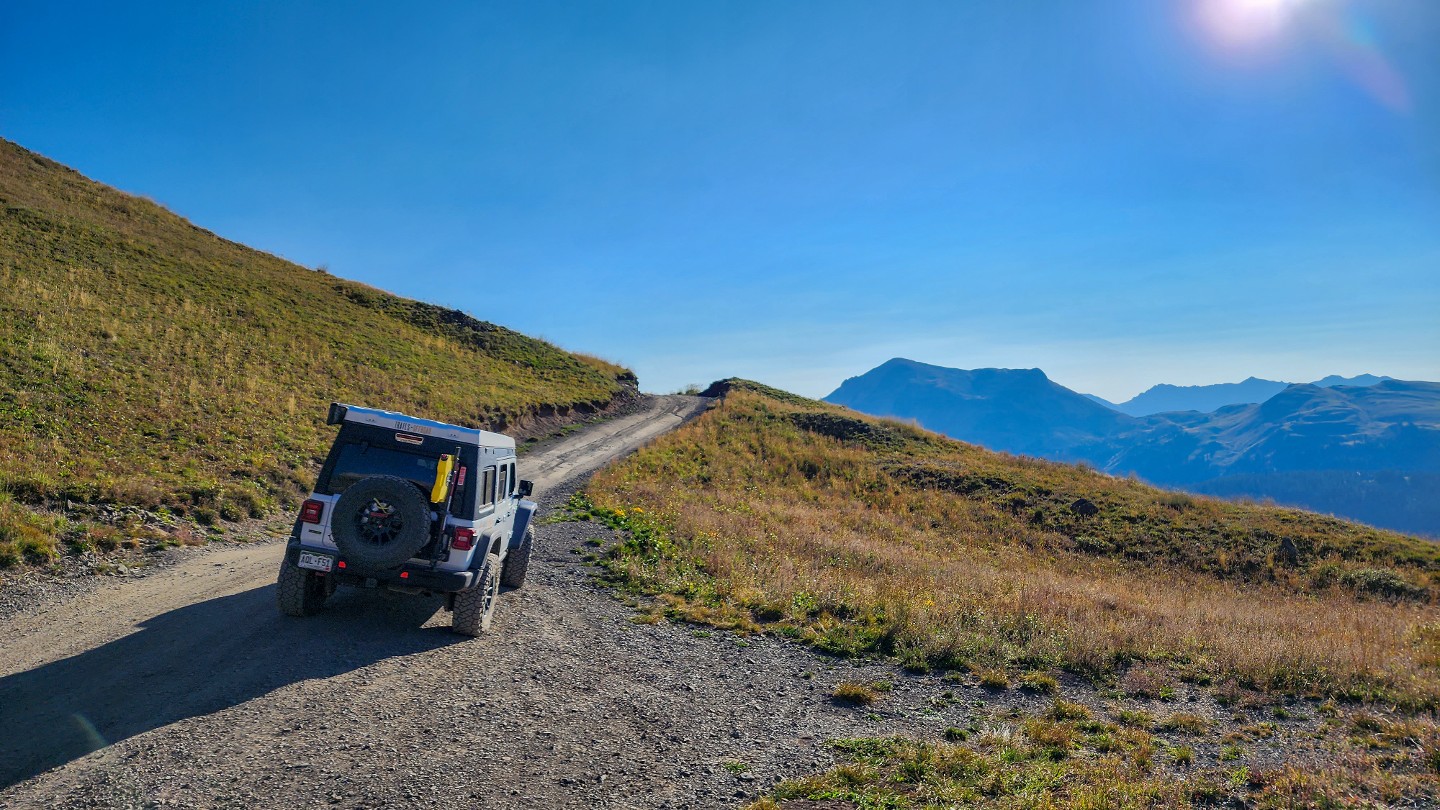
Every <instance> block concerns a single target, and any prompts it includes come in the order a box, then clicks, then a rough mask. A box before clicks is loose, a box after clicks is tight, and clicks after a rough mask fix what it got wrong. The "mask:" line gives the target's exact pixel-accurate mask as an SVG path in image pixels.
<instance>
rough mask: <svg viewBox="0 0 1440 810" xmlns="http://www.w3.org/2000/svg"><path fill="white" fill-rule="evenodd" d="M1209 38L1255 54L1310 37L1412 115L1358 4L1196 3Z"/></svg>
mask: <svg viewBox="0 0 1440 810" xmlns="http://www.w3.org/2000/svg"><path fill="white" fill-rule="evenodd" d="M1192 8H1193V10H1194V12H1195V20H1196V22H1197V23H1198V25H1199V28H1200V29H1201V30H1202V31H1203V32H1204V34H1205V35H1206V37H1207V38H1208V39H1209V40H1210V41H1212V42H1213V43H1215V44H1217V45H1219V46H1220V47H1222V48H1225V49H1235V50H1252V49H1257V48H1260V47H1262V46H1263V45H1265V44H1266V43H1268V42H1270V41H1273V40H1276V39H1278V38H1280V37H1281V36H1282V35H1287V34H1288V35H1293V36H1305V37H1307V38H1309V39H1311V40H1312V41H1315V42H1317V43H1318V44H1319V45H1320V46H1321V47H1323V48H1324V49H1325V50H1327V51H1328V52H1329V55H1330V56H1331V58H1333V59H1334V60H1335V63H1336V65H1337V66H1338V67H1339V68H1340V69H1341V70H1342V71H1343V72H1344V73H1345V75H1346V76H1348V77H1349V78H1350V80H1351V81H1353V82H1355V83H1356V84H1357V85H1359V86H1360V87H1361V88H1363V89H1364V90H1365V91H1366V92H1367V93H1368V94H1369V95H1370V96H1372V97H1373V98H1374V99H1375V100H1376V101H1378V102H1379V103H1380V104H1382V105H1384V106H1385V107H1388V108H1389V109H1391V110H1394V111H1396V112H1402V113H1403V112H1409V111H1410V110H1411V105H1412V101H1411V96H1410V91H1409V89H1408V88H1407V87H1406V85H1405V79H1404V77H1403V76H1401V74H1400V72H1399V71H1398V70H1396V68H1395V66H1394V65H1393V64H1392V63H1391V61H1390V60H1389V59H1387V58H1386V57H1385V54H1384V52H1383V51H1382V50H1381V49H1380V43H1379V39H1378V38H1377V37H1376V36H1375V32H1374V31H1373V30H1372V29H1371V27H1370V26H1369V24H1368V23H1367V20H1366V19H1365V18H1364V16H1362V15H1361V13H1360V11H1359V10H1358V9H1356V8H1355V7H1354V4H1351V3H1346V2H1343V1H1342V0H1193V6H1192Z"/></svg>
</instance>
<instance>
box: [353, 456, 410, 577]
mask: <svg viewBox="0 0 1440 810" xmlns="http://www.w3.org/2000/svg"><path fill="white" fill-rule="evenodd" d="M330 533H331V535H332V536H333V537H334V538H335V545H336V546H338V547H339V548H340V553H341V554H342V555H344V557H345V562H346V563H347V565H348V566H350V567H351V568H352V570H356V569H358V571H357V573H358V572H360V571H367V570H368V571H379V570H383V569H386V568H394V567H396V566H397V565H399V564H401V563H403V562H405V561H406V560H408V559H410V558H411V557H414V556H415V554H416V553H417V552H419V551H420V549H421V548H422V547H424V545H425V544H426V543H427V542H429V540H430V504H429V503H427V502H426V501H425V495H424V494H422V493H421V492H420V489H419V488H418V487H416V486H415V485H414V484H412V483H410V482H409V481H406V480H405V479H404V478H396V477H395V476H392V475H376V476H371V477H370V478H362V479H360V480H359V481H356V482H355V483H354V484H351V485H350V487H349V488H348V489H346V490H345V491H344V492H342V493H340V497H339V498H338V499H336V501H335V513H334V516H333V517H332V518H331V519H330Z"/></svg>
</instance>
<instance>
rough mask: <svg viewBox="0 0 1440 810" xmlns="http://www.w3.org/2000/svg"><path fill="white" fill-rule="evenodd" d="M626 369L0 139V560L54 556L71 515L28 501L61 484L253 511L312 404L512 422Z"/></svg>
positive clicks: (286, 472) (587, 396)
mask: <svg viewBox="0 0 1440 810" xmlns="http://www.w3.org/2000/svg"><path fill="white" fill-rule="evenodd" d="M534 305H535V306H543V305H544V304H543V302H541V301H537V302H536V303H535V304H534ZM634 381H635V380H634V376H633V374H631V373H630V372H629V371H627V370H626V369H623V368H620V367H618V366H615V365H612V364H609V363H605V362H603V361H599V360H596V359H594V358H588V357H584V356H580V355H575V354H571V353H568V352H565V351H562V350H560V349H558V348H556V347H555V346H552V345H550V344H548V343H545V342H543V341H539V340H535V339H532V338H529V337H526V336H524V335H521V334H519V333H517V332H514V331H511V330H509V329H506V328H504V327H501V326H496V325H494V324H490V323H485V322H482V321H478V320H475V319H474V318H471V317H469V316H466V315H464V314H463V313H460V312H456V311H453V310H448V309H444V308H442V307H437V306H433V305H429V304H424V303H420V302H416V301H409V300H405V299H401V298H398V297H396V296H393V295H390V294H387V293H385V292H382V291H380V290H376V289H373V288H371V287H367V286H365V285H361V284H357V283H354V282H350V281H345V280H342V279H339V278H335V277H333V276H330V275H328V274H326V273H324V272H318V271H314V270H309V269H306V268H303V267H300V266H297V265H295V264H292V263H290V262H286V261H283V260H281V259H279V258H277V257H275V256H271V255H268V254H265V253H261V252H259V251H256V250H252V249H250V248H248V247H245V246H244V245H240V244H237V243H234V242H231V241H228V240H225V239H222V238H220V237H218V236H216V235H214V234H212V233H210V232H208V231H205V230H203V229H201V228H198V227H196V226H194V225H192V224H190V223H189V222H187V221H185V220H184V219H182V218H180V217H178V216H176V215H175V214H172V213H170V212H169V211H166V210H165V209H164V208H162V207H160V206H158V205H156V204H154V203H152V202H149V201H147V200H144V199H140V198H137V197H134V196H131V195H127V194H124V193H122V192H119V191H117V190H115V189H112V188H109V187H106V186H104V185H101V184H99V183H96V182H93V181H91V180H88V179H86V178H85V177H83V176H81V175H80V174H78V173H76V172H75V171H73V170H70V169H68V168H66V167H64V166H61V165H59V164H57V163H55V162H53V161H51V160H48V159H46V158H44V157H41V156H39V155H36V154H34V153H32V152H29V151H27V150H25V149H23V148H22V147H19V146H17V145H15V144H12V143H9V142H7V141H3V140H0V566H3V565H7V564H14V563H16V562H17V561H19V560H20V559H23V558H26V557H28V558H30V559H32V560H34V561H40V560H44V559H46V558H49V557H52V556H53V555H54V554H56V553H57V547H56V544H55V537H56V535H57V533H58V534H64V533H65V532H67V531H71V532H72V533H73V530H74V527H67V526H66V525H65V524H64V521H57V520H56V519H52V518H48V517H43V516H40V515H37V514H36V513H35V512H34V511H32V510H31V509H30V508H29V507H31V506H39V505H44V504H55V503H58V502H60V501H62V500H65V499H71V500H76V501H87V502H110V503H118V504H131V505H138V506H142V507H147V508H152V509H153V508H158V507H165V508H167V509H168V510H170V511H173V512H178V513H181V514H188V515H190V516H192V517H199V518H201V519H202V520H212V519H214V518H215V517H216V516H220V517H226V518H238V517H243V516H245V515H247V514H248V515H259V514H262V513H264V512H266V511H267V510H269V509H270V508H272V507H274V506H276V505H277V504H278V503H279V502H282V501H286V500H289V499H292V498H293V496H294V495H295V494H296V493H298V492H300V491H301V489H302V488H303V487H304V486H306V485H308V483H309V478H310V469H311V465H312V464H313V461H314V459H315V458H316V456H317V455H318V454H321V453H323V452H324V449H325V447H326V444H327V441H328V440H329V438H330V432H329V431H328V430H326V429H325V426H324V424H323V418H324V411H325V405H326V403H328V402H330V401H332V400H342V401H349V402H355V403H363V404H367V405H373V406H377V407H384V408H389V409H393V410H401V411H406V412H410V413H414V414H416V415H420V416H426V417H432V418H437V419H442V420H445V421H449V422H456V423H460V424H466V425H473V426H479V427H490V428H495V429H508V430H512V431H513V430H516V429H520V430H523V429H524V427H525V425H527V424H528V423H530V422H531V421H532V420H534V419H535V418H536V417H537V416H541V415H549V414H552V413H566V412H568V411H569V410H571V409H580V410H588V409H592V408H598V407H601V406H603V405H605V404H606V403H609V402H610V401H612V400H613V399H614V398H615V397H616V396H618V395H621V394H622V393H623V392H625V391H627V390H629V389H632V388H633V385H634ZM82 542H83V541H82Z"/></svg>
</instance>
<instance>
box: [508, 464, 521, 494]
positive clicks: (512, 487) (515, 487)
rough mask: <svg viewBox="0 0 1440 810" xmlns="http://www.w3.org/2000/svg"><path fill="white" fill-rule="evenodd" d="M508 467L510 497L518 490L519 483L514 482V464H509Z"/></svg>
mask: <svg viewBox="0 0 1440 810" xmlns="http://www.w3.org/2000/svg"><path fill="white" fill-rule="evenodd" d="M509 467H510V494H511V495H514V494H515V492H516V491H517V490H519V489H520V482H519V481H517V480H515V464H514V462H511V463H510V465H509Z"/></svg>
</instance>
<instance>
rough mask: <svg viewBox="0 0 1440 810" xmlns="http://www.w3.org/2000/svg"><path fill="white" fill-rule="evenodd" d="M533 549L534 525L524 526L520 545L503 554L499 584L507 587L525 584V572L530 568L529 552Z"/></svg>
mask: <svg viewBox="0 0 1440 810" xmlns="http://www.w3.org/2000/svg"><path fill="white" fill-rule="evenodd" d="M534 550H535V527H534V526H526V527H525V537H524V539H522V540H521V541H520V545H518V546H516V547H515V548H513V549H511V550H510V553H509V554H506V555H505V567H504V568H502V569H500V584H501V585H504V586H505V587H507V588H518V587H520V586H521V585H524V584H525V572H526V571H527V570H528V569H529V568H530V553H531V552H532V551H534Z"/></svg>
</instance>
